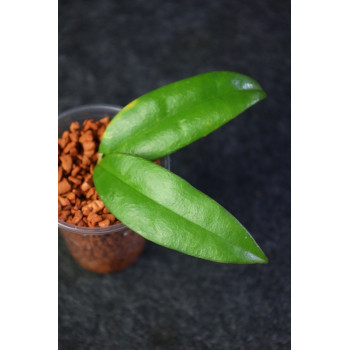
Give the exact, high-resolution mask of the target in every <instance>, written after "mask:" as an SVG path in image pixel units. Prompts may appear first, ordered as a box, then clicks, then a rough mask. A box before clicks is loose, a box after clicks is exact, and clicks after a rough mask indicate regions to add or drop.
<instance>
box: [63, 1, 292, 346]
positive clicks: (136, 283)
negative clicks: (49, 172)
mask: <svg viewBox="0 0 350 350" xmlns="http://www.w3.org/2000/svg"><path fill="white" fill-rule="evenodd" d="M213 70H231V71H237V72H240V73H244V74H247V75H250V76H251V77H253V78H255V79H256V80H257V81H258V82H259V83H260V84H261V85H262V86H263V88H264V89H265V90H266V92H267V94H268V98H267V99H266V100H264V101H263V102H260V103H259V104H257V105H256V106H254V107H252V108H251V109H249V110H248V111H246V112H245V113H244V114H243V115H242V116H240V117H238V118H237V119H235V120H233V121H231V122H230V123H228V124H227V125H225V126H224V127H222V128H221V129H220V130H218V131H216V132H214V133H213V134H211V135H209V136H208V137H206V138H205V139H202V140H200V141H197V142H196V143H194V144H192V145H190V146H189V147H187V148H186V149H183V150H180V151H178V152H176V153H175V154H173V155H172V170H173V171H174V172H175V173H176V174H179V175H180V176H182V177H184V178H185V179H186V180H188V181H189V182H190V183H191V184H192V185H193V186H195V187H197V188H198V189H200V190H201V191H203V192H205V193H206V194H208V195H209V196H211V197H213V198H214V199H215V200H217V201H218V202H219V203H220V204H222V205H223V206H224V207H225V208H227V209H228V210H229V211H230V212H231V213H233V214H234V215H235V216H236V217H237V218H238V219H239V220H240V221H241V222H242V223H243V225H244V226H246V228H247V229H248V230H249V231H250V232H251V233H252V235H253V236H254V238H255V239H256V241H257V242H258V243H259V244H260V246H261V247H262V249H263V250H264V251H265V253H266V254H267V256H268V257H269V259H270V262H269V264H268V265H252V266H240V265H224V264H217V263H212V262H207V261H204V260H200V259H196V258H192V257H189V256H185V255H183V254H180V253H177V252H174V251H171V250H168V249H166V248H163V247H160V246H157V245H155V244H152V243H148V245H147V248H146V250H145V252H144V254H143V255H142V256H141V258H140V259H139V260H138V261H137V263H135V264H134V265H132V266H131V267H130V268H128V269H127V270H125V271H124V272H121V273H118V274H111V275H96V274H93V273H90V272H87V271H85V270H83V269H82V268H80V267H79V266H77V264H76V263H75V262H74V261H73V260H72V258H71V257H70V256H69V254H68V252H67V250H66V247H65V245H64V243H63V242H62V239H61V238H59V271H58V278H59V348H60V349H75V350H79V349H96V350H99V349H289V348H290V3H289V1H281V0H273V1H268V0H267V1H257V0H254V1H236V0H232V1H222V0H215V1H174V2H171V3H168V2H165V1H153V0H152V1H132V0H129V1H105V0H99V1H83V0H74V1H72V0H70V1H59V111H64V110H66V109H68V108H71V107H76V106H79V105H83V104H90V103H100V102H103V103H109V104H119V105H125V104H126V103H128V102H129V101H131V100H133V99H134V98H136V97H138V96H140V95H142V94H144V93H146V92H148V91H150V90H152V89H155V88H157V87H159V86H161V85H164V84H167V83H170V82H173V81H176V80H179V79H182V78H186V77H190V76H193V75H195V74H198V73H202V72H207V71H213Z"/></svg>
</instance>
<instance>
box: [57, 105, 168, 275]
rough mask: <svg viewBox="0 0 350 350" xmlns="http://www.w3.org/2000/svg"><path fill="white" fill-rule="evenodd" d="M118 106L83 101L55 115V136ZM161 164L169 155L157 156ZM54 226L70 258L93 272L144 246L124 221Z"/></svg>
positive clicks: (121, 265)
mask: <svg viewBox="0 0 350 350" xmlns="http://www.w3.org/2000/svg"><path fill="white" fill-rule="evenodd" d="M120 110H121V107H119V106H109V105H87V106H82V107H77V108H74V109H70V110H68V111H66V112H63V113H61V114H60V115H59V116H58V137H61V135H62V133H63V132H64V131H65V130H69V126H70V124H71V123H72V122H74V121H78V122H79V123H81V124H82V123H83V121H84V120H86V119H94V120H98V119H101V118H103V117H105V116H109V117H111V118H113V117H114V116H115V115H116V114H117V113H118V112H119V111H120ZM161 165H162V166H164V167H165V168H167V169H170V158H169V156H167V157H164V158H162V159H161ZM58 228H59V230H60V232H61V234H62V236H63V238H64V240H65V242H66V244H67V247H68V249H69V251H70V253H71V254H72V256H73V257H74V259H75V260H76V261H77V262H78V263H79V264H80V265H81V266H83V267H84V268H86V269H87V270H90V271H94V272H97V273H108V272H115V271H120V270H123V269H125V268H126V267H128V266H129V265H130V264H132V263H133V262H134V261H136V260H137V258H138V256H139V255H140V254H141V252H142V251H143V249H144V246H145V243H146V240H145V239H144V238H143V237H141V236H140V235H138V234H137V233H135V232H133V231H132V230H130V229H129V228H128V227H126V226H125V225H123V224H121V223H119V224H115V225H111V226H108V227H100V228H90V227H80V226H75V225H72V224H68V223H66V222H64V221H61V220H58Z"/></svg>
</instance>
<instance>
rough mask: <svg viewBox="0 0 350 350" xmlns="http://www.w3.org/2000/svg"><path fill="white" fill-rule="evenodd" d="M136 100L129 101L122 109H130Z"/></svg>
mask: <svg viewBox="0 0 350 350" xmlns="http://www.w3.org/2000/svg"><path fill="white" fill-rule="evenodd" d="M136 101H137V100H134V101H131V102H130V103H129V104H128V105H126V106H125V107H124V110H126V109H130V108H131V107H133V106H135V104H136Z"/></svg>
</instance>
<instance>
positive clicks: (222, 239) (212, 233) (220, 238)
mask: <svg viewBox="0 0 350 350" xmlns="http://www.w3.org/2000/svg"><path fill="white" fill-rule="evenodd" d="M99 165H100V166H101V168H103V169H104V170H105V171H106V172H107V173H109V174H110V175H112V176H113V177H115V178H117V179H118V180H119V181H121V182H122V183H124V184H125V185H126V186H128V187H130V188H131V189H133V190H134V191H136V192H138V193H139V194H140V195H141V196H143V197H145V198H147V199H148V200H150V201H152V202H154V203H156V204H157V205H159V206H161V207H162V208H164V209H166V210H168V211H170V212H171V213H173V214H175V215H176V216H178V217H180V218H181V219H184V220H186V221H188V222H190V223H191V224H193V225H195V226H197V227H199V228H200V229H202V230H204V231H205V232H208V233H209V234H211V235H214V236H215V237H216V238H218V239H219V240H221V241H222V242H223V243H225V244H229V245H231V246H233V247H236V248H237V249H239V250H242V251H247V252H249V253H251V254H253V255H254V256H256V254H255V253H253V252H251V251H249V250H246V249H244V248H242V247H240V246H238V245H236V244H233V243H231V242H229V241H226V240H225V239H224V238H222V237H221V236H218V235H217V234H216V233H214V232H212V231H209V230H207V229H206V228H204V227H202V226H201V225H199V224H197V223H196V222H193V221H191V220H189V219H187V218H185V217H184V216H181V215H180V214H178V213H176V212H175V211H173V210H172V209H170V208H167V207H166V206H164V205H163V204H161V203H159V202H157V201H156V200H154V199H153V198H150V197H149V196H147V195H145V194H144V193H142V192H140V191H139V190H138V189H136V188H135V187H133V186H132V185H130V184H129V183H127V182H126V181H125V180H123V179H121V178H119V177H117V176H116V175H115V174H113V172H111V171H110V170H108V169H106V168H105V167H104V166H102V165H101V164H99ZM257 257H258V256H257ZM258 258H259V257H258Z"/></svg>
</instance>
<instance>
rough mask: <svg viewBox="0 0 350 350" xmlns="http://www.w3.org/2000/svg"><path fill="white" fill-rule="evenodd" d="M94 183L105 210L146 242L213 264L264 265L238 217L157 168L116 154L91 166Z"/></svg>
mask: <svg viewBox="0 0 350 350" xmlns="http://www.w3.org/2000/svg"><path fill="white" fill-rule="evenodd" d="M93 179H94V183H95V187H96V189H97V192H98V194H99V195H100V197H101V199H102V201H103V202H104V203H105V205H106V207H107V208H108V209H109V210H110V211H111V212H112V213H113V214H114V215H115V216H116V217H117V218H118V219H119V220H121V221H122V222H123V223H124V224H125V225H126V226H128V227H129V228H131V229H132V230H134V231H135V232H137V233H139V234H140V235H142V236H143V237H145V238H146V239H148V240H150V241H153V242H155V243H157V244H160V245H163V246H165V247H168V248H171V249H175V250H177V251H180V252H183V253H186V254H189V255H193V256H196V257H198V258H203V259H208V260H213V261H217V262H223V263H245V264H252V263H266V262H267V258H266V256H265V254H264V253H263V251H262V250H261V249H260V248H259V246H258V245H257V244H256V243H255V241H254V239H253V238H252V237H251V236H250V235H249V233H248V232H247V231H246V229H245V228H244V227H243V226H242V225H241V224H240V223H239V222H238V221H237V219H235V218H234V217H233V216H232V215H231V214H230V213H229V212H228V211H226V210H225V209H224V208H223V207H221V206H220V205H219V204H218V203H216V202H215V201H214V200H212V199H211V198H209V197H208V196H206V195H205V194H203V193H202V192H200V191H198V190H196V189H195V188H193V187H192V186H191V185H190V184H189V183H187V182H186V181H184V180H183V179H181V178H180V177H178V176H176V175H174V174H173V173H171V172H170V171H168V170H166V169H164V168H163V167H161V166H159V165H157V164H154V163H152V162H150V161H148V160H145V159H143V158H140V157H136V156H131V155H125V154H119V153H114V154H111V155H108V156H105V157H104V158H103V159H102V160H101V162H100V163H99V164H98V165H97V166H96V167H95V170H94V174H93Z"/></svg>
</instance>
